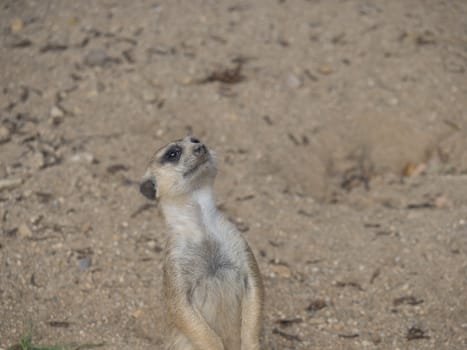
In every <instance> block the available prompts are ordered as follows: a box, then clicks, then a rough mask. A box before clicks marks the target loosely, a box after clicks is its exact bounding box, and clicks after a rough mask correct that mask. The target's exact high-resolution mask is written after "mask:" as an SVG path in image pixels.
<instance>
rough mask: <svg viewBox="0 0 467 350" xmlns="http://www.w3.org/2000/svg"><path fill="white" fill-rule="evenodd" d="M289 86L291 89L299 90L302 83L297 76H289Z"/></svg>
mask: <svg viewBox="0 0 467 350" xmlns="http://www.w3.org/2000/svg"><path fill="white" fill-rule="evenodd" d="M287 86H288V87H289V88H291V89H298V88H299V87H301V86H302V81H301V79H300V78H299V77H297V76H296V75H295V74H289V76H288V77H287Z"/></svg>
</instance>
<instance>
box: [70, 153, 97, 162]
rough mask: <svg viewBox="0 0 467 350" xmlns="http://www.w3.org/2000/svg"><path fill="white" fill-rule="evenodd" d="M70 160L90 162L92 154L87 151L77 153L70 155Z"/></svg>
mask: <svg viewBox="0 0 467 350" xmlns="http://www.w3.org/2000/svg"><path fill="white" fill-rule="evenodd" d="M70 161H72V162H73V163H80V162H85V163H89V164H91V163H93V162H94V155H92V154H91V153H88V152H82V153H77V154H75V155H73V156H71V158H70Z"/></svg>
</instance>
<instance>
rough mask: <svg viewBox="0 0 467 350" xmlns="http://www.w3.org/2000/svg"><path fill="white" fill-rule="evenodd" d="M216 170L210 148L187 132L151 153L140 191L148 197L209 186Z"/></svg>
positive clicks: (186, 192) (173, 194)
mask: <svg viewBox="0 0 467 350" xmlns="http://www.w3.org/2000/svg"><path fill="white" fill-rule="evenodd" d="M216 172H217V169H216V162H215V158H214V154H213V152H212V151H210V150H208V148H207V147H206V146H205V145H204V144H203V143H201V142H200V141H199V140H198V139H197V138H195V137H193V136H187V137H185V138H183V139H181V140H177V141H174V142H171V143H169V144H167V145H166V146H164V147H162V148H161V149H159V150H158V151H157V152H156V153H155V154H154V156H153V157H152V159H151V161H150V163H149V166H148V168H147V171H146V174H145V175H144V177H143V181H142V183H141V185H140V192H141V193H142V194H143V195H144V196H145V197H147V198H149V199H156V198H159V197H160V198H169V197H178V196H181V195H185V194H189V193H190V192H192V191H195V190H197V189H199V188H202V187H204V186H212V183H213V182H214V178H215V176H216Z"/></svg>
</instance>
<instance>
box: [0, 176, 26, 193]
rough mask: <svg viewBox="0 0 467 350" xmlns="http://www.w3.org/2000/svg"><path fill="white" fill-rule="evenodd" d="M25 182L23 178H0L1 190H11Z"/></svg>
mask: <svg viewBox="0 0 467 350" xmlns="http://www.w3.org/2000/svg"><path fill="white" fill-rule="evenodd" d="M22 183H23V180H22V179H0V191H2V190H11V189H13V188H15V187H18V186H19V185H21V184H22Z"/></svg>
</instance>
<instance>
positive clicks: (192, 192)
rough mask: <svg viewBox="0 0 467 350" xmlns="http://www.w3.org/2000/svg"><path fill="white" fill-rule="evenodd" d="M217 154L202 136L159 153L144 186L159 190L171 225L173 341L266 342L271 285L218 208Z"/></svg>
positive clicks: (209, 345)
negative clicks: (262, 335)
mask: <svg viewBox="0 0 467 350" xmlns="http://www.w3.org/2000/svg"><path fill="white" fill-rule="evenodd" d="M215 176H216V162H215V158H214V155H213V153H212V151H210V150H209V149H208V148H207V147H206V146H205V145H203V144H202V143H201V142H200V141H199V140H198V139H196V138H193V137H186V138H184V139H181V140H177V141H174V142H171V143H169V144H168V145H166V146H165V147H163V148H161V149H160V150H159V151H157V152H156V154H155V155H154V156H153V158H152V160H151V162H150V164H149V166H148V169H147V171H146V175H145V177H144V180H143V182H142V184H141V186H140V190H141V193H142V194H143V195H145V196H146V197H148V198H150V199H156V198H158V199H159V200H160V203H161V208H162V211H163V213H164V217H165V220H166V223H167V225H168V227H169V234H170V236H169V239H168V245H167V250H166V257H165V263H164V278H163V289H164V297H165V303H166V308H167V318H168V319H167V323H168V325H169V327H170V328H171V336H170V339H169V342H168V348H169V349H174V350H178V349H180V350H181V349H188V350H189V349H197V350H206V349H213V350H214V349H216V350H221V349H224V350H240V349H241V350H253V349H259V348H260V333H261V322H262V312H263V298H264V291H263V286H262V280H261V276H260V272H259V269H258V266H257V263H256V260H255V258H254V256H253V253H252V252H251V250H250V248H249V246H248V244H247V243H246V241H245V240H244V239H243V237H242V236H241V235H240V233H239V232H238V230H237V229H236V228H235V227H234V226H233V225H232V224H231V223H230V222H229V221H228V220H226V219H225V217H224V216H223V215H222V214H221V213H220V212H219V211H218V210H217V208H216V204H215V199H214V194H213V182H214V179H215Z"/></svg>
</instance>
